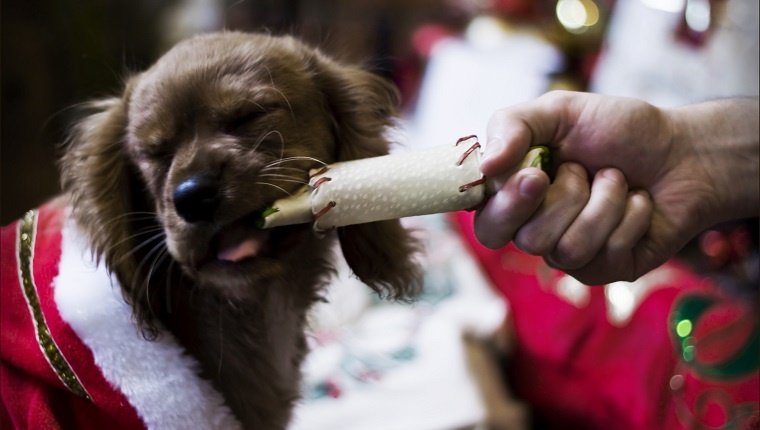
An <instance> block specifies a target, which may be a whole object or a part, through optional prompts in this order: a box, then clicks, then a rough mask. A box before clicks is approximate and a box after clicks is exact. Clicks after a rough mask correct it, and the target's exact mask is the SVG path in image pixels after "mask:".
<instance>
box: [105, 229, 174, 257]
mask: <svg viewBox="0 0 760 430" xmlns="http://www.w3.org/2000/svg"><path fill="white" fill-rule="evenodd" d="M162 231H163V228H162V227H160V226H154V227H150V228H144V229H141V230H139V231H137V233H135V234H133V235H131V236H127V237H125V238H123V239H121V240H119V241H118V242H115V243H113V244H111V246H109V247H108V248H107V249H105V250H104V251H103V253H104V254H106V253H109V252H110V251H111V250H113V249H114V248H116V247H117V246H119V245H121V244H122V243H124V242H128V241H130V240H132V239H135V238H137V237H139V236H142V235H144V234H149V233H156V232H162ZM156 236H160V234H158V235H154V236H153V237H154V238H155V237H156ZM151 240H154V239H151ZM122 261H124V260H119V262H122Z"/></svg>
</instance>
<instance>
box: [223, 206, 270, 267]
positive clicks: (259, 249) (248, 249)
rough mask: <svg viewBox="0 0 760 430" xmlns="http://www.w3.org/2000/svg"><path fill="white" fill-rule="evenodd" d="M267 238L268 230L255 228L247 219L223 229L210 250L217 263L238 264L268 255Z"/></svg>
mask: <svg viewBox="0 0 760 430" xmlns="http://www.w3.org/2000/svg"><path fill="white" fill-rule="evenodd" d="M269 237H270V231H269V230H261V229H258V228H256V227H255V226H254V224H253V222H252V220H250V221H249V218H248V217H247V218H246V219H244V220H240V221H236V222H233V223H232V224H230V225H227V226H225V227H223V228H222V229H221V230H220V231H219V233H217V235H216V236H215V237H214V240H213V242H212V250H213V253H214V256H215V257H216V259H217V260H219V261H222V262H228V263H240V262H242V261H244V260H247V259H252V258H255V257H257V256H260V255H263V254H266V253H268V251H270V249H269V248H270V247H269Z"/></svg>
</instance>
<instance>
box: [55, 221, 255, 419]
mask: <svg viewBox="0 0 760 430" xmlns="http://www.w3.org/2000/svg"><path fill="white" fill-rule="evenodd" d="M62 234H63V238H62V244H61V248H62V249H61V254H62V255H61V262H60V271H59V274H58V277H56V279H55V280H54V282H53V285H54V288H55V302H56V304H57V306H58V310H59V311H60V314H61V317H62V318H63V319H64V320H65V321H66V322H67V323H68V324H69V325H70V326H71V328H72V329H73V330H74V332H75V333H76V334H77V335H78V336H79V337H80V338H81V339H82V341H83V342H84V344H85V345H87V346H88V347H89V348H90V349H91V350H92V353H93V356H94V358H95V364H96V365H97V366H98V367H99V368H100V370H101V372H102V373H103V376H105V378H106V380H108V381H109V382H110V383H111V384H112V385H113V386H114V387H116V388H117V389H118V390H119V391H121V392H122V393H123V394H124V396H125V397H126V398H127V400H128V401H129V403H130V404H131V405H132V406H134V408H135V409H136V410H137V413H138V414H139V416H140V418H142V420H143V422H144V423H145V424H146V426H147V427H148V428H149V429H189V428H204V429H205V428H208V429H238V428H241V426H240V423H239V422H238V421H237V420H236V419H235V417H234V416H233V415H232V412H231V411H230V409H229V408H228V407H227V406H226V405H225V404H224V399H223V397H222V395H221V394H220V393H219V392H218V391H216V390H215V389H214V388H213V387H212V385H211V383H210V382H208V381H206V380H203V379H201V378H200V377H199V376H198V369H199V364H198V363H197V361H196V360H195V359H194V358H192V357H191V356H189V355H188V354H186V353H185V351H184V349H183V348H182V347H181V346H180V345H179V344H178V343H177V340H176V339H175V338H174V337H173V336H172V335H171V334H170V333H168V332H164V333H162V335H161V336H159V338H158V339H157V340H155V341H146V340H145V339H143V337H142V336H141V335H140V334H139V332H138V331H137V329H136V327H135V325H134V324H133V323H132V322H131V309H130V307H129V305H128V304H127V303H126V302H125V301H124V299H123V298H122V296H121V290H120V288H119V285H118V283H117V281H116V279H115V278H113V277H111V276H109V274H108V273H107V271H106V269H105V267H103V265H100V266H98V265H96V264H95V262H93V260H92V258H91V253H90V250H89V248H88V247H87V245H86V243H85V242H84V239H83V237H82V235H81V234H80V233H79V232H78V231H77V228H76V226H74V225H73V222H71V221H69V222H67V223H65V225H64V228H63V232H62Z"/></svg>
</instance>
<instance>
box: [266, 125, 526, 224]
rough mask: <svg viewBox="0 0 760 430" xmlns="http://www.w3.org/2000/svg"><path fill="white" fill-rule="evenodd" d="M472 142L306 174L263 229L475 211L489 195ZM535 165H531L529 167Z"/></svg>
mask: <svg viewBox="0 0 760 430" xmlns="http://www.w3.org/2000/svg"><path fill="white" fill-rule="evenodd" d="M480 156H481V151H480V144H479V143H478V140H477V138H476V137H475V136H469V137H467V138H463V139H460V140H459V141H457V142H456V144H453V145H445V146H439V147H435V148H430V149H423V150H418V151H409V152H402V153H395V154H391V155H386V156H382V157H374V158H365V159H361V160H355V161H346V162H340V163H335V164H331V165H329V166H326V167H325V168H322V169H317V170H315V171H312V172H311V174H312V176H311V179H310V181H309V185H308V187H305V188H304V189H303V190H302V191H301V192H300V193H298V194H296V195H294V196H292V197H288V198H285V199H281V200H278V201H276V202H275V203H274V204H273V205H272V207H271V208H270V209H269V210H267V211H266V212H265V213H264V215H263V222H262V227H263V228H270V227H277V226H282V225H288V224H299V223H308V222H314V231H315V232H317V233H318V234H321V233H324V232H327V231H329V230H331V229H333V228H335V227H341V226H345V225H351V224H361V223H366V222H373V221H381V220H387V219H395V218H403V217H409V216H417V215H427V214H433V213H443V212H454V211H459V210H467V209H474V208H476V207H478V206H480V205H481V204H482V203H483V202H484V201H485V199H486V198H487V196H488V195H489V194H490V193H489V191H488V190H489V188H488V186H487V184H486V179H485V178H484V177H483V174H482V173H481V172H480ZM531 164H535V163H531Z"/></svg>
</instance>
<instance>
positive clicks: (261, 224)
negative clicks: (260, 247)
mask: <svg viewBox="0 0 760 430" xmlns="http://www.w3.org/2000/svg"><path fill="white" fill-rule="evenodd" d="M279 211H280V210H279V209H277V208H276V207H274V206H270V207H268V208H266V209H264V211H263V212H261V215H260V216H259V219H257V220H256V227H257V228H264V224H265V221H264V220H265V219H266V218H267V217H268V216H269V215H272V214H273V213H277V212H279Z"/></svg>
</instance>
